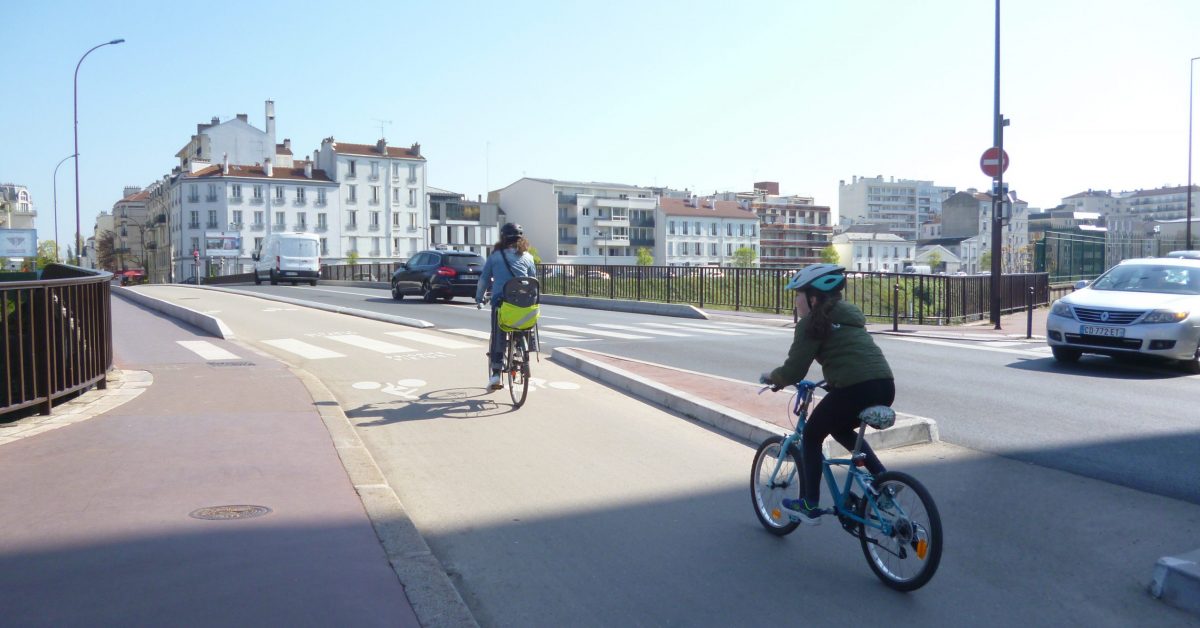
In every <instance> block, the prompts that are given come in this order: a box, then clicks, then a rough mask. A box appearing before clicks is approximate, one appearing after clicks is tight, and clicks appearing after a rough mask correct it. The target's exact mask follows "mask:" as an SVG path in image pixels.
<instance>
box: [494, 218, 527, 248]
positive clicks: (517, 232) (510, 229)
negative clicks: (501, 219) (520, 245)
mask: <svg viewBox="0 0 1200 628" xmlns="http://www.w3.org/2000/svg"><path fill="white" fill-rule="evenodd" d="M523 235H525V230H523V229H521V225H518V224H517V223H515V222H506V223H504V226H503V227H500V241H501V242H504V243H505V244H512V243H513V242H516V241H517V240H519V239H520V238H521V236H523Z"/></svg>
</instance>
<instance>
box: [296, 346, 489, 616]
mask: <svg viewBox="0 0 1200 628" xmlns="http://www.w3.org/2000/svg"><path fill="white" fill-rule="evenodd" d="M288 369H289V370H290V371H291V372H292V374H293V375H295V376H296V377H297V378H299V379H300V381H301V382H302V383H303V384H304V386H305V388H307V389H308V393H309V395H311V396H312V398H313V402H314V405H316V407H317V409H318V412H319V413H320V415H321V420H322V421H324V422H325V427H326V429H328V430H329V436H330V438H331V439H332V440H333V445H334V447H335V448H336V449H337V453H338V456H339V457H340V458H341V460H342V467H343V468H345V469H346V475H347V476H349V478H350V483H351V484H353V485H354V490H356V491H357V492H358V495H359V497H360V499H361V500H362V504H363V508H364V509H365V510H366V511H367V516H368V517H369V518H370V519H371V525H372V526H374V528H375V535H376V536H377V537H378V538H379V543H380V545H382V546H383V550H384V552H385V553H386V554H387V557H388V562H389V563H390V564H391V566H392V570H393V571H394V572H395V573H396V577H397V578H399V580H400V584H401V585H403V586H404V593H405V595H407V596H408V601H409V603H410V604H411V605H412V608H413V612H414V613H416V615H417V619H418V620H419V621H420V623H421V626H423V627H427V628H428V627H442V626H445V627H447V628H449V627H460V626H478V625H479V623H478V622H476V621H475V617H474V615H472V614H471V609H470V608H469V607H468V606H467V604H466V602H464V601H463V599H462V596H461V595H460V594H459V592H458V589H456V588H455V587H454V583H453V582H451V580H450V576H449V575H448V574H447V572H446V568H445V567H443V566H442V563H441V561H440V560H438V557H437V556H435V555H434V553H433V551H431V550H430V549H429V545H428V544H427V543H426V542H425V539H424V537H422V536H421V532H420V531H419V530H417V526H416V525H415V524H414V523H413V522H412V519H411V518H409V516H408V512H407V511H406V510H405V509H404V504H403V503H402V502H401V501H400V497H399V496H397V495H396V491H395V490H393V489H392V487H391V486H390V485H389V484H388V483H387V478H386V477H385V476H384V474H383V471H382V470H381V469H380V468H379V465H378V464H377V463H376V462H375V458H374V457H373V456H372V455H371V452H370V450H368V449H367V447H366V445H364V444H363V442H362V439H360V438H359V436H358V432H356V431H355V429H354V425H353V424H352V423H351V422H350V419H349V418H348V417H347V416H346V414H345V413H344V412H342V408H341V406H340V405H338V402H337V399H336V398H335V397H334V396H333V393H332V392H330V390H329V389H328V388H326V387H325V385H324V384H323V383H321V380H319V379H317V378H316V377H315V376H313V375H312V374H310V373H308V372H307V371H305V370H302V369H298V368H294V367H291V366H289V367H288Z"/></svg>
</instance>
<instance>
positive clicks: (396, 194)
mask: <svg viewBox="0 0 1200 628" xmlns="http://www.w3.org/2000/svg"><path fill="white" fill-rule="evenodd" d="M392 202H393V203H395V204H397V205H399V204H400V188H392Z"/></svg>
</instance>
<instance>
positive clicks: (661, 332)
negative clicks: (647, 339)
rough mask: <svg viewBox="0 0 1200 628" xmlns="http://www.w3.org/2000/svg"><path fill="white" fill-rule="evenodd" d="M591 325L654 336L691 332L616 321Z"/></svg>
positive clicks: (683, 336)
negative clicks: (620, 323)
mask: <svg viewBox="0 0 1200 628" xmlns="http://www.w3.org/2000/svg"><path fill="white" fill-rule="evenodd" d="M592 327H604V328H606V329H624V330H626V331H637V332H641V333H643V334H654V335H655V336H679V337H680V338H688V337H691V334H681V333H679V332H677V331H666V330H664V329H646V328H644V327H636V326H634V325H618V324H616V323H592Z"/></svg>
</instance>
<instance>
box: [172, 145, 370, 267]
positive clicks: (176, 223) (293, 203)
mask: <svg viewBox="0 0 1200 628" xmlns="http://www.w3.org/2000/svg"><path fill="white" fill-rule="evenodd" d="M170 202H171V205H172V206H173V207H174V208H175V211H174V212H173V214H174V215H173V217H172V218H171V219H170V232H171V246H172V249H173V250H174V251H175V255H174V257H173V260H172V261H173V265H174V268H173V275H174V277H175V278H176V280H179V279H181V278H186V277H190V276H192V273H193V272H194V270H195V261H194V257H193V256H194V253H195V252H199V253H200V257H201V266H202V270H201V272H215V274H219V275H229V274H238V273H246V272H250V269H251V264H252V263H253V262H252V259H251V257H250V254H251V253H252V252H253V251H254V250H256V249H258V248H259V246H260V245H261V243H262V241H263V239H264V238H266V236H267V234H268V233H270V232H272V231H301V232H310V233H315V234H317V235H318V236H320V238H321V257H323V258H329V259H330V261H331V262H333V263H336V262H337V261H339V260H340V259H342V258H343V257H344V254H345V253H346V251H345V250H344V249H343V245H342V239H341V224H340V222H339V219H338V218H339V208H340V206H339V203H338V186H337V184H336V183H334V182H333V181H331V180H330V179H329V177H328V176H327V175H326V174H325V173H324V172H323V171H321V170H318V169H315V168H313V165H312V162H309V161H301V162H298V164H297V165H296V167H275V166H273V165H272V164H271V162H270V161H267V162H266V164H265V165H264V166H238V165H233V164H228V165H226V164H221V165H218V166H208V167H206V168H202V169H200V170H198V171H196V172H191V173H187V174H184V175H182V176H179V177H178V178H176V179H175V180H174V182H173V184H172V186H171V201H170ZM213 232H218V233H224V234H234V233H236V234H238V235H240V236H241V249H240V250H239V251H238V253H237V255H236V256H231V257H229V258H222V257H214V258H208V257H207V256H206V255H205V236H206V234H210V233H213ZM214 264H215V265H217V266H218V267H217V268H216V269H215V270H212V269H210V268H209V266H211V265H214Z"/></svg>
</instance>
